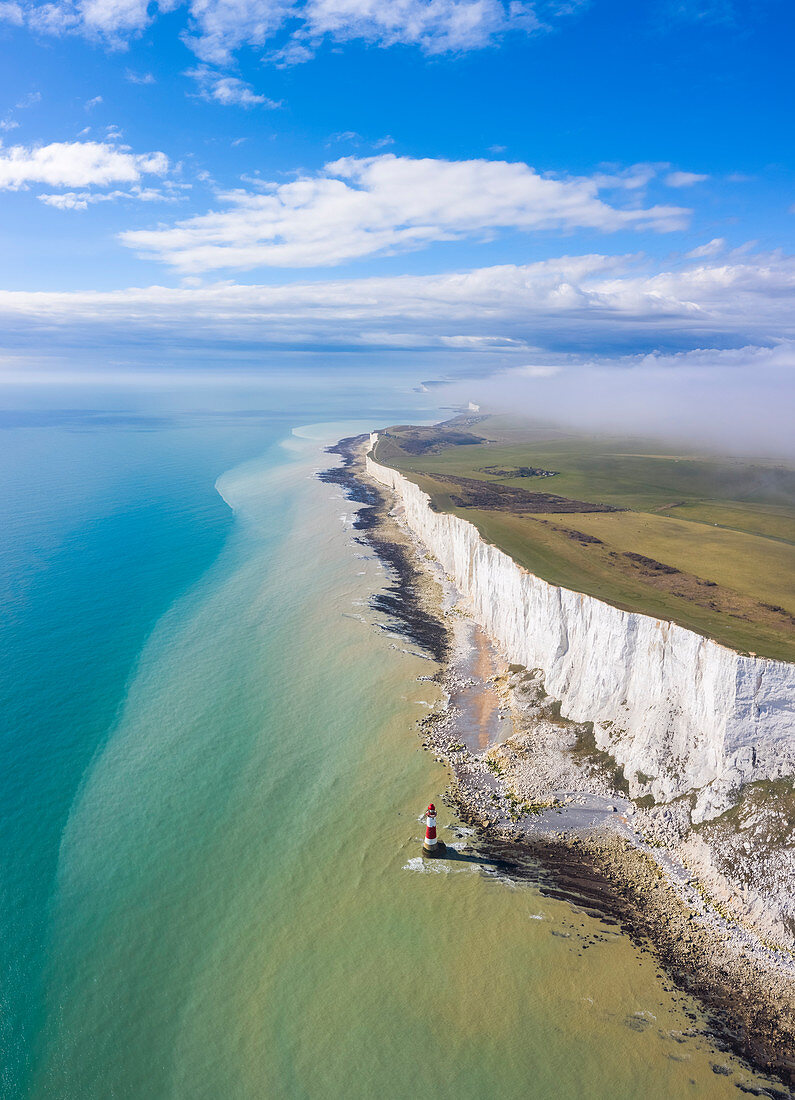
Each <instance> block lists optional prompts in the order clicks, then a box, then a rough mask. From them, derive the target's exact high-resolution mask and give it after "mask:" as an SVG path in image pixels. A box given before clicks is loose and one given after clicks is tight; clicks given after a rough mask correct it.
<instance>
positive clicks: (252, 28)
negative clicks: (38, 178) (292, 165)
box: [5, 0, 582, 65]
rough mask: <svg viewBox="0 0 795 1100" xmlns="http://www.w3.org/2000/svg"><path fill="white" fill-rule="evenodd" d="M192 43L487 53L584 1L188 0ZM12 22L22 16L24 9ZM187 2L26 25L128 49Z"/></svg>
mask: <svg viewBox="0 0 795 1100" xmlns="http://www.w3.org/2000/svg"><path fill="white" fill-rule="evenodd" d="M183 3H184V6H186V7H187V12H188V29H187V31H186V32H185V33H184V36H183V37H184V38H185V40H186V42H187V43H188V44H189V45H190V47H191V48H192V49H193V51H194V52H195V54H196V55H197V57H199V58H200V59H201V60H202V61H205V62H208V63H210V64H213V65H227V64H229V62H230V60H231V59H232V56H233V55H234V53H235V51H237V50H238V49H239V48H240V47H241V46H253V47H263V46H265V45H266V44H268V43H269V42H272V41H273V40H274V39H275V37H276V36H277V35H278V34H280V33H281V34H282V35H284V32H285V31H286V33H287V38H286V41H283V42H282V44H281V45H280V46H279V47H278V48H275V49H273V51H272V52H271V55H270V56H271V60H273V61H275V62H277V63H281V64H299V63H301V62H302V61H306V60H308V59H309V58H310V57H312V56H313V55H314V53H315V52H316V50H317V49H318V47H319V45H320V44H321V43H322V42H323V41H324V40H330V41H332V42H336V43H343V42H350V41H353V40H358V41H363V42H366V43H368V44H371V45H377V46H384V47H389V46H394V45H412V46H416V47H418V48H419V49H421V50H422V51H423V52H425V53H427V54H440V53H450V52H462V51H466V50H473V49H481V48H483V47H485V46H489V45H491V44H492V43H494V42H495V41H497V40H498V39H499V38H500V37H501V36H502V35H503V34H505V33H506V32H508V31H517V32H521V33H525V34H532V33H535V32H537V31H541V30H545V29H547V26H548V23H549V22H550V21H552V20H555V19H559V18H561V17H565V16H567V15H570V14H571V13H572V12H573V11H575V10H576V9H577V8H579V7H580V6H581V4H582V0H571V2H569V3H565V4H561V3H559V2H555V0H537V2H536V3H533V4H529V3H522V2H519V0H183ZM5 6H6V7H7V8H9V9H13V15H10V16H9V18H12V19H16V18H20V19H21V18H22V17H23V14H24V13H23V9H19V15H17V8H18V5H17V4H16V3H10V4H9V3H6V4H5ZM179 6H183V4H180V0H160V2H159V4H157V5H155V4H150V3H149V2H148V0H50V2H48V3H44V4H36V3H34V2H32V0H29V6H28V7H27V20H28V22H29V24H30V26H31V27H32V28H33V29H34V30H36V31H38V32H39V33H43V34H56V35H59V34H82V35H85V36H86V37H88V38H94V39H100V40H103V41H105V42H106V43H107V44H108V45H109V46H111V47H116V48H118V47H120V46H123V45H124V44H125V43H126V42H127V41H128V40H129V39H130V38H131V37H134V36H136V35H140V33H141V32H142V31H143V30H144V29H145V28H146V27H147V26H149V24H150V23H151V22H152V21H153V20H154V19H155V18H156V16H157V12H158V9H159V10H160V11H171V10H172V9H173V8H175V7H179Z"/></svg>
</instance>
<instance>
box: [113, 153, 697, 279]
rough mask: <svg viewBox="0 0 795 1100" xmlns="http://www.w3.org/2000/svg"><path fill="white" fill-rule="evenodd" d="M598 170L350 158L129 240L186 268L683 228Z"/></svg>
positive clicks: (672, 210)
mask: <svg viewBox="0 0 795 1100" xmlns="http://www.w3.org/2000/svg"><path fill="white" fill-rule="evenodd" d="M598 192H599V183H598V181H596V180H593V179H589V178H587V177H577V178H572V179H555V178H552V177H549V176H542V175H539V174H538V173H537V172H536V171H534V170H533V169H532V168H531V167H529V166H528V165H526V164H521V163H508V162H506V161H487V160H470V161H444V160H431V159H425V160H417V159H413V158H410V157H397V156H394V155H393V154H382V155H380V156H376V157H369V158H356V157H347V158H342V159H340V160H337V161H334V162H332V163H330V164H327V165H326V166H325V168H324V169H323V171H322V172H321V173H318V174H317V175H313V176H304V177H300V178H298V179H297V180H293V181H290V182H289V183H282V184H277V183H272V182H267V181H262V183H261V184H260V185H259V187H258V189H257V190H256V191H250V190H243V189H239V190H236V191H233V192H229V193H226V194H224V195H221V196H220V197H221V199H222V201H223V202H225V204H226V207H227V208H226V209H225V210H222V211H220V212H215V211H213V212H211V213H208V214H203V215H199V216H197V217H193V218H188V219H186V220H184V221H181V222H178V223H177V224H176V225H175V226H173V227H171V228H165V229H163V228H158V229H153V230H136V231H132V232H127V233H124V234H122V237H121V239H122V241H123V242H124V243H125V244H126V245H128V246H129V247H131V248H135V249H136V250H137V251H138V252H140V253H143V254H145V255H147V256H154V257H155V258H157V259H159V260H162V261H163V262H165V263H168V264H170V265H172V266H173V267H175V268H177V269H178V270H180V271H183V272H185V273H193V274H196V273H199V272H203V271H211V270H215V269H219V268H237V269H245V268H252V267H257V266H260V265H268V266H279V267H314V266H324V265H326V266H327V265H333V264H338V263H342V262H344V261H346V260H351V259H357V258H361V257H364V256H371V255H375V254H384V253H394V252H398V251H405V250H413V249H418V248H423V247H425V246H427V245H428V244H430V243H431V242H433V241H451V240H460V239H463V238H467V237H470V238H471V237H476V238H477V237H480V238H482V237H484V236H485V235H487V234H490V233H494V232H496V231H498V230H500V229H518V230H523V231H532V230H550V229H557V230H561V229H562V230H571V229H575V228H589V229H597V230H601V231H605V232H610V231H614V230H618V229H626V228H635V229H652V230H656V231H659V232H665V231H669V230H674V229H681V228H683V227H684V226H685V225H686V224H687V222H688V218H689V213H690V212H689V211H688V210H685V209H682V208H681V207H674V206H653V207H651V208H649V209H642V208H638V207H636V206H630V207H628V208H623V207H622V208H618V207H615V206H611V205H609V204H608V203H606V202H604V201H603V200H602V199H601V198H600V197H599V194H598Z"/></svg>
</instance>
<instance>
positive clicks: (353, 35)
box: [0, 0, 795, 449]
mask: <svg viewBox="0 0 795 1100" xmlns="http://www.w3.org/2000/svg"><path fill="white" fill-rule="evenodd" d="M794 32H795V14H794V13H793V10H792V7H791V4H790V3H788V2H784V0H644V2H643V3H637V2H636V0H635V2H626V0H538V2H532V0H380V2H378V0H187V2H179V0H161V2H160V3H156V2H151V3H148V4H147V3H146V0H51V2H45V3H42V2H38V0H0V59H1V60H2V64H0V385H3V386H5V387H6V393H10V392H11V389H10V387H16V386H18V385H19V384H25V385H31V386H36V385H38V386H43V387H51V386H53V385H55V384H56V383H57V384H59V385H60V384H66V385H68V384H74V385H83V386H84V385H86V384H90V385H93V384H96V383H97V382H100V381H101V383H102V384H103V385H107V386H113V385H129V384H131V382H132V381H134V380H135V379H145V380H148V381H149V382H152V381H153V380H154V381H155V382H156V383H158V382H159V384H161V385H165V384H168V385H171V384H178V382H179V380H180V379H194V380H195V379H197V378H212V379H214V380H215V381H216V382H217V381H218V380H223V379H226V380H227V382H228V384H229V385H230V386H232V387H234V386H235V385H239V384H241V380H242V381H243V382H244V383H245V382H246V381H247V380H250V379H251V378H259V379H267V378H270V379H273V378H277V377H278V378H279V379H281V380H282V381H283V380H284V378H285V377H290V376H291V375H292V376H297V375H298V374H299V373H302V372H303V373H305V374H307V375H313V376H314V375H316V376H322V377H324V378H326V379H327V380H329V381H331V382H333V380H334V379H335V378H339V379H340V380H341V382H342V383H344V384H345V385H350V384H351V380H354V379H355V378H356V376H357V373H361V372H367V374H368V375H369V376H370V377H375V376H378V377H382V378H383V379H384V381H385V384H393V385H395V386H398V387H399V386H403V387H415V386H419V385H420V384H421V383H422V382H423V381H424V382H429V381H436V380H439V379H443V380H463V381H462V382H461V385H460V386H459V389H460V388H461V386H463V387H464V388H466V386H469V387H470V390H471V391H472V392H473V393H475V392H476V393H477V395H478V396H479V397H480V398H481V399H485V400H486V401H488V400H489V397H490V396H494V397H495V399H500V400H502V401H504V402H505V403H507V404H510V403H511V402H512V401H515V400H521V402H522V404H523V405H526V406H528V407H529V408H532V407H533V405H534V403H535V402H536V401H537V400H541V397H542V396H543V394H547V395H550V394H554V397H548V398H547V402H548V403H551V404H552V405H559V404H560V403H561V402H564V403H566V402H567V401H568V402H569V403H570V404H571V405H572V407H573V406H574V405H576V404H577V403H578V399H579V403H580V404H582V403H583V396H584V395H585V394H588V395H589V396H588V398H587V400H585V404H586V405H592V404H596V405H598V404H599V401H598V394H599V393H600V392H610V393H611V394H612V395H613V396H612V397H611V399H610V402H611V405H612V407H613V408H615V407H617V405H620V404H621V402H620V400H618V398H619V396H620V395H621V394H622V393H623V389H622V387H626V390H627V392H632V393H636V395H637V396H636V398H635V399H634V405H633V403H632V402H629V404H630V405H632V407H633V408H634V407H638V406H640V407H642V405H643V401H644V392H647V394H648V400H649V402H650V403H651V404H656V405H658V406H662V405H664V406H665V408H666V410H670V411H666V414H665V415H666V416H674V417H675V415H676V410H677V408H680V407H682V408H683V407H684V406H690V405H693V404H698V405H699V407H700V406H701V405H704V407H705V409H706V410H707V411H706V412H705V415H706V416H707V418H708V415H709V414H708V406H709V405H710V402H711V400H712V398H713V397H714V399H715V402H718V401H719V399H720V400H721V401H723V402H724V404H725V403H726V401H727V400H728V398H727V395H731V401H730V402H729V405H728V406H727V409H726V414H725V416H724V417H723V420H725V422H726V424H728V425H732V422H733V420H734V421H735V425H736V421H737V419H742V418H743V416H745V419H746V420H748V419H749V418H750V417H751V411H750V410H751V409H752V407H753V409H754V412H753V418H754V422H755V424H756V427H757V428H758V429H759V430H758V432H757V437H758V438H759V439H760V440H762V439H766V440H767V441H768V442H771V445H772V446H774V448H778V447H783V448H784V449H786V441H787V437H788V436H789V435H790V434H792V433H791V431H790V430H789V427H788V422H787V418H786V417H785V416H784V415H783V414H784V410H787V412H788V413H790V414H791V410H792V404H791V399H792V396H793V387H792V378H793V374H792V369H793V366H795V332H794V331H793V330H794V329H795V312H794V311H793V287H794V286H795V143H794V142H793V123H792V120H793V106H794V104H793V98H794V97H793V82H792V79H791V52H792V45H793V41H795V33H794ZM550 378H554V379H556V382H555V383H554V385H550V383H549V379H550ZM600 379H603V380H604V379H609V380H610V381H609V384H606V385H602V384H601V383H599V380H600ZM647 382H648V386H647V390H646V391H644V386H645V385H646V384H647ZM536 383H538V384H537V385H536ZM597 383H599V384H597ZM461 392H463V390H461ZM663 393H664V394H666V395H667V398H668V399H667V400H666V401H664V402H661V400H660V397H659V395H660V394H663ZM695 394H700V395H702V396H701V397H700V398H699V400H698V401H696V400H695V397H694V395H695ZM499 395H502V397H501V398H500V397H499ZM655 395H657V396H655ZM691 398H693V400H691ZM0 401H2V390H1V389H0ZM735 401H736V404H732V402H735ZM757 406H759V407H758V408H757ZM544 409H546V406H544ZM683 411H684V408H683ZM690 411H692V410H690ZM633 415H634V414H633ZM757 421H758V424H757V423H756V422H757ZM747 426H748V425H747V424H746V427H747ZM741 434H742V433H739V432H738V438H739V435H741ZM751 434H752V435H753V434H754V433H751Z"/></svg>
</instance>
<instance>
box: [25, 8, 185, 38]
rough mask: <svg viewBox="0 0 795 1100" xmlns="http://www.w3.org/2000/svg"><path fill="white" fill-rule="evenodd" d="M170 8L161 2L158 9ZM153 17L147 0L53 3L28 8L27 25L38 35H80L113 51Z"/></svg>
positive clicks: (146, 24) (139, 30) (138, 31)
mask: <svg viewBox="0 0 795 1100" xmlns="http://www.w3.org/2000/svg"><path fill="white" fill-rule="evenodd" d="M172 6H173V5H171V4H168V3H164V4H161V9H162V10H169V9H170V7H172ZM152 18H153V13H150V5H149V0H52V2H50V3H45V4H38V5H31V6H30V7H29V8H28V9H27V19H28V22H29V24H30V26H31V27H32V29H33V30H34V31H37V32H38V33H40V34H54V35H61V34H82V35H85V37H87V38H92V39H100V40H102V41H104V42H105V43H107V45H109V46H111V47H112V48H116V49H119V48H123V47H124V46H125V45H126V43H127V41H128V40H129V38H130V37H132V36H134V35H136V34H139V33H140V32H141V31H142V30H143V29H144V28H145V27H147V26H148V25H149V23H150V22H151V19H152Z"/></svg>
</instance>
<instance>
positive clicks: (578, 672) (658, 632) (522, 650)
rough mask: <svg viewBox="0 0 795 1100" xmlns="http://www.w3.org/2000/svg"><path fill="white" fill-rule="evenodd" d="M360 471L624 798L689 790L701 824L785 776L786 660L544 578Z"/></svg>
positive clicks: (794, 690)
mask: <svg viewBox="0 0 795 1100" xmlns="http://www.w3.org/2000/svg"><path fill="white" fill-rule="evenodd" d="M377 438H378V437H377V435H373V436H372V437H371V448H372V446H373V445H374V444H375V442H376V440H377ZM367 469H368V472H369V473H370V475H371V476H372V477H373V478H375V479H376V480H377V481H379V482H381V483H382V484H384V485H387V486H389V487H390V488H392V489H394V490H395V491H396V492H397V493H398V495H399V497H400V499H401V501H402V504H403V508H404V510H405V519H406V523H407V524H408V526H409V528H410V529H411V530H412V531H413V532H414V534H415V535H416V536H417V537H418V538H419V539H420V540H421V542H423V543H424V544H425V546H427V548H428V549H429V550H430V551H431V553H432V554H433V555H434V556H435V557H436V558H437V559H438V561H439V562H440V564H441V565H442V567H443V568H444V570H445V572H446V573H447V575H448V576H449V577H450V579H451V580H452V581H453V583H454V584H455V586H456V588H457V589H458V590H459V592H460V593H461V594H462V595H463V596H464V597H465V598H466V600H467V601H468V603H469V606H470V609H471V613H472V615H473V617H474V618H475V619H476V620H477V621H478V622H479V623H480V625H481V626H482V627H483V628H484V629H485V630H486V631H487V632H488V633H489V634H490V635H491V636H492V637H493V638H495V639H496V640H497V642H499V644H500V645H501V647H502V648H503V649H504V651H505V654H506V656H507V658H508V660H509V661H511V662H513V663H516V664H521V665H525V666H526V667H527V668H531V669H532V668H540V669H543V671H544V676H545V681H546V688H547V691H548V692H549V693H550V694H551V695H553V696H554V697H555V698H556V699H560V700H561V704H562V713H563V715H564V716H565V717H567V718H570V719H572V720H573V721H576V722H593V723H594V735H595V739H596V743H597V745H598V746H599V747H600V748H601V749H604V750H605V751H607V752H609V753H611V754H612V755H613V756H614V757H615V759H616V761H617V762H618V763H619V764H620V765H621V766H622V767H623V769H624V774H625V775H626V777H627V779H628V781H629V783H630V789H631V792H632V794H633V796H638V795H642V794H645V793H650V794H652V795H653V796H654V798H655V800H657V801H658V802H668V801H670V800H671V799H673V798H677V797H679V796H681V795H686V794H689V793H690V792H694V791H695V792H697V798H696V803H695V807H694V809H693V812H692V820H693V821H694V822H699V821H705V820H710V819H711V818H714V817H716V816H717V815H718V814H720V813H722V812H723V811H724V810H725V809H727V808H728V807H729V806H731V805H732V804H733V803H734V801H735V800H736V794H737V792H738V790H739V788H740V787H741V786H742V785H743V784H744V783H747V782H752V781H754V780H759V779H776V778H781V777H783V776H788V775H793V774H795V721H794V719H795V665H794V664H789V663H787V662H783V661H772V660H766V659H762V658H756V657H744V656H742V655H740V654H738V653H735V652H733V651H732V650H730V649H727V648H726V647H725V646H722V645H719V644H718V643H717V642H714V641H711V640H710V639H708V638H702V637H701V636H700V635H698V634H694V633H693V632H692V631H690V630H686V629H684V627H681V626H677V625H676V624H675V623H670V622H664V621H662V620H661V619H654V618H652V617H651V616H649V615H641V614H637V613H633V612H627V611H621V610H619V609H618V608H616V607H611V606H610V605H609V604H606V603H603V602H602V601H600V600H597V599H594V598H593V597H592V596H586V595H583V594H582V593H580V592H571V591H569V590H568V589H566V588H558V587H556V586H555V585H552V584H548V583H547V582H546V581H544V580H541V579H540V578H539V577H536V576H534V575H533V574H532V573H529V572H527V571H526V570H525V569H522V568H521V567H520V566H519V565H517V564H516V562H514V561H513V560H512V559H511V558H510V557H508V555H507V554H504V553H503V552H502V551H501V550H498V549H497V548H496V547H495V546H492V545H490V544H489V543H487V542H484V540H483V539H482V538H481V536H480V534H479V532H478V530H477V528H476V527H474V526H473V525H472V524H471V523H467V522H466V520H463V519H460V518H459V517H458V516H453V515H448V514H445V513H440V512H435V511H434V510H433V509H432V508H431V507H430V498H429V497H428V495H427V494H426V493H424V492H422V490H421V489H419V488H418V486H416V485H415V484H414V483H413V482H411V481H409V480H408V479H407V478H405V477H403V476H402V474H399V473H398V472H397V471H396V470H392V469H390V468H388V467H386V466H382V465H380V464H379V463H377V462H375V461H374V460H373V459H372V458H371V457H370V456H368V458H367Z"/></svg>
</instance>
